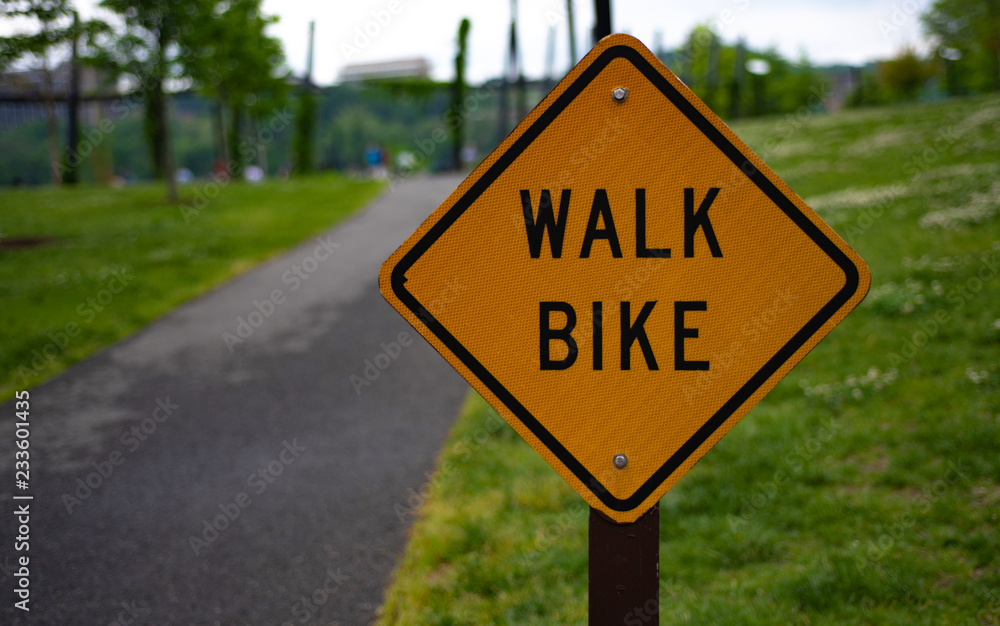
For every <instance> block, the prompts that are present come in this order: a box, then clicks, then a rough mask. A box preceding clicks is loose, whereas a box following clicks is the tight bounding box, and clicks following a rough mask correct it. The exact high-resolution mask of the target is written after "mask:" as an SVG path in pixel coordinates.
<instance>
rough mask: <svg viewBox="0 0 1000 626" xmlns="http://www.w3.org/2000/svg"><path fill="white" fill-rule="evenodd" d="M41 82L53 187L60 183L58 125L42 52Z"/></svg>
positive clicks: (44, 57)
mask: <svg viewBox="0 0 1000 626" xmlns="http://www.w3.org/2000/svg"><path fill="white" fill-rule="evenodd" d="M48 30H49V24H48V22H43V23H42V31H43V32H46V33H47V32H48ZM41 57H42V81H43V85H44V93H43V94H42V97H43V98H44V99H45V127H46V131H47V133H48V137H49V176H50V181H51V182H52V184H53V185H58V184H59V183H61V182H62V173H61V171H62V167H61V166H62V161H61V158H62V154H60V153H61V151H60V150H59V123H58V121H57V120H56V105H55V103H54V102H53V100H54V96H53V93H52V92H53V89H52V71H51V70H50V69H49V61H48V59H47V58H46V56H45V53H44V52H43V53H42V55H41Z"/></svg>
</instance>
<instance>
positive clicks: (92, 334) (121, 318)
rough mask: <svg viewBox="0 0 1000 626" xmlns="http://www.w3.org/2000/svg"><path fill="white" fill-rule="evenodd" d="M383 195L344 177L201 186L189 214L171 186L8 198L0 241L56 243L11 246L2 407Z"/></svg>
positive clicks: (192, 190)
mask: <svg viewBox="0 0 1000 626" xmlns="http://www.w3.org/2000/svg"><path fill="white" fill-rule="evenodd" d="M380 189H381V185H380V184H378V183H372V182H356V181H352V180H349V179H347V178H343V177H338V176H332V175H327V176H321V177H315V178H307V179H296V180H291V181H288V182H269V183H266V184H262V185H257V186H251V185H247V184H236V183H234V184H231V185H228V186H226V187H224V188H221V189H220V188H219V187H218V185H215V184H214V183H209V184H206V182H205V181H200V182H196V183H195V184H193V185H191V186H188V187H182V188H181V205H180V206H169V205H167V204H165V203H164V201H163V195H164V192H163V188H162V187H161V186H149V185H143V186H136V187H126V188H123V189H106V188H98V187H83V188H81V189H54V188H47V189H28V190H4V191H0V241H7V242H10V241H11V240H15V239H23V238H47V239H48V241H47V242H46V243H45V244H44V245H37V246H32V247H10V246H0V303H2V306H0V401H2V400H4V399H6V398H9V397H10V396H11V395H13V392H14V390H15V389H23V388H26V387H31V386H33V385H36V384H38V383H39V382H41V381H43V380H45V379H47V378H49V377H51V376H52V375H54V374H57V373H58V372H60V371H62V370H63V369H65V368H66V367H67V366H69V365H71V364H73V363H75V362H76V361H79V360H80V359H83V358H85V357H87V356H88V355H90V354H92V353H94V352H95V351H96V350H99V349H100V348H102V347H104V346H107V345H108V344H110V343H112V342H114V341H117V340H118V339H121V338H122V337H124V336H126V335H128V334H129V333H131V332H133V331H135V330H136V329H137V328H140V327H142V326H143V325H145V324H147V323H149V322H150V321H151V320H153V319H156V318H157V317H158V316H160V315H162V314H163V313H165V312H166V311H169V310H170V309H172V308H174V307H176V306H177V305H179V304H181V303H182V302H185V301H186V300H189V299H191V298H193V297H195V296H197V295H199V294H201V293H204V292H205V291H207V290H208V289H210V288H212V287H214V286H216V285H218V284H220V283H222V282H224V281H226V280H227V279H229V278H232V277H233V276H235V275H237V274H239V273H241V272H244V271H246V270H247V269H249V268H251V267H253V266H254V265H256V264H257V263H259V262H261V261H263V260H265V259H267V258H269V257H272V256H274V255H276V254H278V253H279V252H281V251H283V250H285V249H287V248H289V247H290V246H292V245H293V244H295V243H297V242H299V241H301V240H303V239H305V238H306V237H308V236H309V235H312V234H315V233H317V232H320V231H322V230H324V229H326V228H328V227H329V226H330V225H332V224H334V223H335V222H337V221H338V220H340V219H342V218H343V217H345V216H346V215H349V214H350V213H351V212H353V211H354V210H356V209H358V208H359V207H361V206H363V205H364V204H365V203H366V202H368V201H369V200H370V199H372V198H373V197H374V196H375V194H376V193H378V191H379V190H380ZM208 196H211V197H212V199H208ZM185 207H187V209H185ZM115 291H117V292H118V293H113V292H115ZM102 303H103V304H102ZM71 335H72V336H71Z"/></svg>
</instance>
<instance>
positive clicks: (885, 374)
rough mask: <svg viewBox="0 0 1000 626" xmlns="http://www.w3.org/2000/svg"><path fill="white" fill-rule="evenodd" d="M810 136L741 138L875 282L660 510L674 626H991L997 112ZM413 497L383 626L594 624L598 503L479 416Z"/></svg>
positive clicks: (996, 417)
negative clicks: (592, 552) (592, 553)
mask: <svg viewBox="0 0 1000 626" xmlns="http://www.w3.org/2000/svg"><path fill="white" fill-rule="evenodd" d="M800 122H801V123H799V124H797V125H796V126H795V128H794V130H793V132H791V133H783V132H782V131H783V125H784V124H786V120H785V119H781V120H776V119H761V120H752V121H742V122H739V123H737V124H734V125H733V130H734V131H735V132H736V133H737V134H738V135H739V136H740V137H741V138H743V139H744V140H745V141H746V142H747V143H748V144H749V145H750V146H751V148H753V149H755V150H757V151H758V153H759V154H761V155H762V156H763V157H764V159H765V161H767V162H768V164H769V165H771V166H772V167H773V168H774V169H775V171H776V173H777V174H778V175H779V176H781V177H782V178H784V179H785V180H786V181H788V183H789V185H790V186H791V187H792V189H794V190H795V191H796V192H798V193H799V194H800V195H802V197H803V198H804V199H805V201H806V203H807V204H809V205H810V206H813V207H814V208H815V209H816V210H817V211H818V212H819V213H820V215H821V216H822V217H823V218H824V219H825V220H826V221H828V222H829V223H830V224H831V225H832V226H833V227H834V228H835V229H836V230H837V231H838V232H839V233H840V234H841V235H842V236H843V237H844V238H845V239H846V240H847V242H848V243H849V244H850V245H851V246H852V247H853V248H854V249H856V250H857V251H858V252H859V253H860V254H861V256H862V257H863V258H865V259H866V261H867V262H868V264H869V266H870V267H871V271H872V277H873V285H872V291H871V294H870V295H869V296H868V299H867V300H866V301H865V302H864V303H862V305H861V306H860V307H859V308H858V309H857V310H855V311H854V312H853V313H852V314H851V315H850V316H848V318H847V319H846V320H845V321H844V322H843V323H842V324H841V325H840V326H838V327H837V328H836V329H835V330H834V331H833V332H832V333H831V334H830V335H829V336H828V337H826V338H825V339H824V340H823V341H822V342H821V343H820V344H819V345H818V346H817V347H816V348H815V349H814V350H813V351H812V352H811V353H810V354H809V355H807V356H806V358H805V359H803V361H802V362H801V363H800V364H799V365H798V366H797V367H796V368H795V369H794V370H792V371H791V372H790V373H789V375H788V376H787V377H786V378H785V379H784V380H783V381H782V382H781V383H779V384H778V385H777V386H776V387H775V388H774V390H772V391H771V393H770V394H768V396H767V397H766V398H764V399H763V400H762V401H761V402H760V403H759V404H758V405H757V406H756V407H755V408H754V409H753V410H752V411H751V412H750V413H749V414H748V415H747V416H746V417H745V418H744V419H743V420H742V421H741V422H740V423H739V424H738V425H737V426H736V427H735V428H734V429H733V430H732V431H731V432H730V433H729V434H727V435H726V436H725V437H724V438H723V439H722V440H721V441H720V442H719V443H718V444H717V445H716V446H715V447H714V448H713V449H712V450H711V451H710V452H709V453H708V454H707V455H706V456H705V457H704V458H703V459H702V460H700V461H699V462H698V464H697V465H696V466H695V467H694V468H693V469H692V470H691V471H690V472H689V473H688V474H687V475H686V476H685V477H684V478H683V479H681V480H680V481H679V482H678V483H677V485H676V486H675V487H674V488H673V489H672V490H671V491H670V492H669V493H667V494H666V496H664V497H663V499H662V500H661V502H660V507H661V529H660V537H661V540H660V602H661V605H660V620H661V623H663V624H725V625H729V624H733V625H739V626H743V625H746V624H760V625H770V624H812V625H829V626H833V625H841V624H859V625H860V624H898V625H901V626H902V625H910V624H996V623H998V622H1000V593H998V592H997V590H998V589H1000V541H998V539H997V538H998V537H1000V513H998V511H1000V455H997V450H998V449H1000V319H997V318H998V317H1000V313H998V310H997V302H1000V265H998V263H1000V236H998V232H1000V231H998V229H997V224H998V223H1000V222H998V219H1000V184H998V183H997V180H998V177H1000V142H998V141H997V138H998V137H1000V98H997V97H989V98H979V99H972V100H952V101H949V102H947V103H938V104H933V105H912V104H910V105H905V106H894V107H884V108H880V109H869V110H864V111H850V112H847V113H843V114H840V115H837V116H829V115H822V114H815V113H814V114H812V115H810V116H809V117H807V118H805V119H802V120H800ZM942 320H943V321H942ZM408 493H409V494H411V495H410V497H407V498H406V499H405V500H402V501H401V502H400V503H399V504H398V505H397V507H396V508H395V513H396V515H397V516H399V517H400V524H401V525H402V524H409V523H410V522H411V521H412V522H413V523H414V526H413V531H412V535H411V540H410V543H409V546H408V547H407V551H406V554H405V556H404V558H403V561H402V563H401V565H400V567H399V569H398V571H397V572H396V574H395V577H394V582H393V585H392V586H391V588H390V589H389V591H388V593H387V596H386V599H385V604H384V606H383V609H382V614H381V619H380V624H383V625H389V624H407V625H409V624H414V625H417V624H507V623H516V624H546V625H550V624H578V623H585V622H586V619H587V507H586V505H585V504H584V503H583V501H582V500H581V499H580V498H579V496H577V495H576V494H575V493H574V492H573V491H572V489H571V488H570V487H569V486H568V485H567V484H566V483H565V481H563V480H562V478H560V477H559V476H558V475H557V474H556V473H555V472H554V471H552V469H551V468H549V467H548V466H547V465H546V464H545V462H544V460H543V459H542V458H541V457H540V456H539V455H538V454H537V453H535V452H534V450H532V449H531V448H530V447H529V446H528V445H527V443H525V442H524V441H523V440H522V439H521V438H520V437H519V436H518V435H517V434H516V433H515V432H514V430H513V429H512V428H510V427H508V426H507V425H506V424H505V423H503V422H500V421H499V418H498V416H497V415H496V413H495V412H494V411H493V410H492V409H491V408H489V407H488V406H487V405H486V403H485V401H483V400H482V399H480V398H479V397H478V396H476V395H473V396H472V397H471V399H470V401H469V403H468V404H467V406H466V407H465V409H464V410H463V412H462V414H461V416H460V418H459V419H458V421H457V423H456V424H455V427H454V429H453V432H452V433H451V435H450V437H449V439H448V440H447V441H446V443H445V445H444V448H443V450H442V453H441V457H440V460H439V462H438V468H437V470H436V473H435V475H434V477H433V478H432V480H431V482H430V483H429V484H428V485H423V486H421V485H420V481H418V480H416V479H415V482H414V484H413V491H412V492H408ZM633 621H635V623H639V622H640V621H641V620H639V619H635V620H633Z"/></svg>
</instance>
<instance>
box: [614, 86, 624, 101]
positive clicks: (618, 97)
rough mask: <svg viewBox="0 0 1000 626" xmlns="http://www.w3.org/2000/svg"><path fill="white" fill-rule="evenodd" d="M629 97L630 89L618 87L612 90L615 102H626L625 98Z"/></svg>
mask: <svg viewBox="0 0 1000 626" xmlns="http://www.w3.org/2000/svg"><path fill="white" fill-rule="evenodd" d="M627 97H628V89H625V88H624V87H616V88H615V90H614V91H612V92H611V99H612V100H614V101H615V102H625V98H627Z"/></svg>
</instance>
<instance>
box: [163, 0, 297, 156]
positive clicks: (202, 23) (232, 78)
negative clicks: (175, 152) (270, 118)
mask: <svg viewBox="0 0 1000 626" xmlns="http://www.w3.org/2000/svg"><path fill="white" fill-rule="evenodd" d="M260 5H261V0H230V2H228V3H227V4H226V5H225V8H224V10H221V11H220V6H221V5H217V4H216V3H214V2H203V3H201V4H200V5H199V6H198V7H197V9H198V10H200V11H201V12H202V13H201V14H200V15H199V16H198V18H197V19H196V20H194V21H191V22H188V24H187V26H188V27H187V28H186V29H185V30H183V31H182V32H181V33H180V36H179V40H178V41H179V45H180V48H181V54H180V59H181V61H182V63H183V65H184V67H185V70H186V74H187V76H189V77H190V78H191V79H193V80H194V81H195V83H196V84H197V85H198V87H199V89H200V90H201V91H202V92H203V93H204V94H205V95H207V96H209V97H211V98H213V99H215V101H216V104H217V107H218V110H217V112H218V125H217V128H216V131H217V133H218V145H219V151H220V156H221V158H222V159H223V160H224V161H225V162H226V164H227V168H228V169H229V173H230V175H232V176H238V175H239V174H240V172H241V170H242V168H243V165H244V163H243V160H244V158H245V157H247V156H249V157H253V158H255V159H256V160H257V161H258V163H257V164H258V165H262V166H263V165H265V163H264V162H263V161H264V146H263V145H258V144H254V145H253V146H252V147H251V149H247V145H246V144H244V142H243V141H242V129H243V126H244V121H245V118H247V117H248V116H249V117H250V118H251V119H253V120H256V119H257V117H258V116H260V115H261V114H264V113H268V112H270V111H271V110H273V109H274V108H276V107H277V106H279V105H280V104H282V103H283V99H284V95H285V91H286V89H287V86H286V83H285V72H284V70H283V66H284V60H285V59H284V52H283V51H282V48H281V42H280V41H279V40H278V39H276V38H274V37H269V36H268V35H267V34H266V33H265V29H266V28H267V27H268V26H269V25H270V24H273V23H275V22H277V18H276V17H266V16H264V15H263V14H262V13H261V9H260ZM224 111H228V113H229V123H230V129H229V132H228V133H227V132H226V128H225V124H224Z"/></svg>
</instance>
